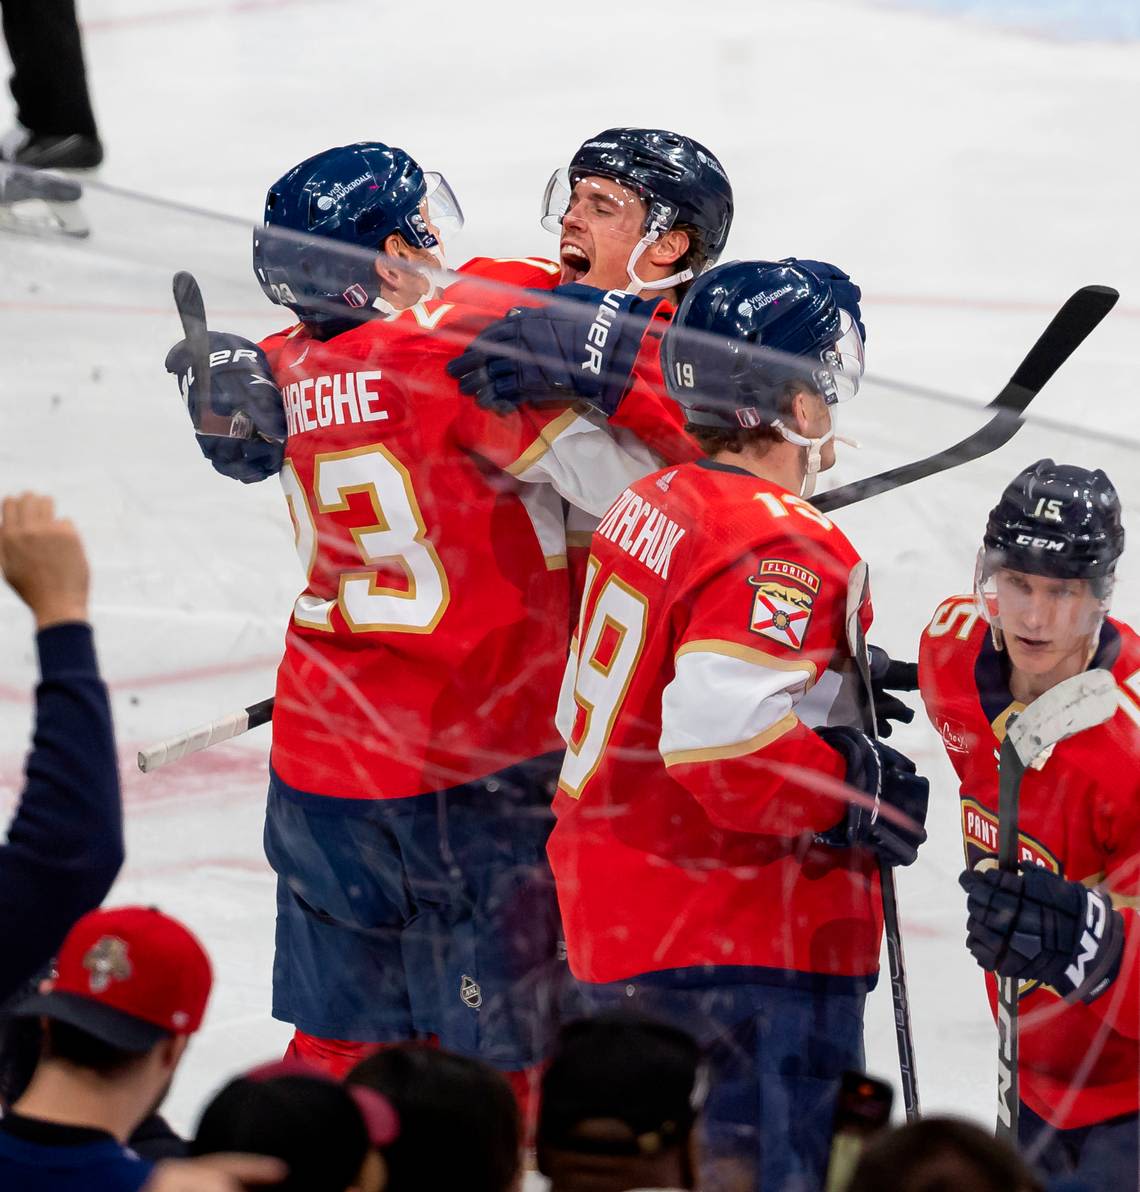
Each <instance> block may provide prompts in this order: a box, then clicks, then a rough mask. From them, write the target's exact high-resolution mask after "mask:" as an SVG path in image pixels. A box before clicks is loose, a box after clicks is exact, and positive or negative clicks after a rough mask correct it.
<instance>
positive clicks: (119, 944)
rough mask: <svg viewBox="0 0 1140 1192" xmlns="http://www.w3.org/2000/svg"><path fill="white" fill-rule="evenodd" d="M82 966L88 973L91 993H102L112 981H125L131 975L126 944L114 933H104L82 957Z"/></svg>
mask: <svg viewBox="0 0 1140 1192" xmlns="http://www.w3.org/2000/svg"><path fill="white" fill-rule="evenodd" d="M83 967H84V968H85V969H86V970H87V971H88V973H90V974H91V975H90V977H89V978H88V983H89V985H90V986H91V992H92V993H103V992H104V991H106V990H107V989H108V988H109V987H110V985H111V982H112V981H126V980H127V978H128V977H130V975H131V962H130V960H129V959H128V957H127V945H126V944H125V943H124V942H123V941H122V940H121V939H119V938H118V937H117V936H114V935H105V936H103V938H102V939H101V940H100V941H99V942H98V943H97V944H95V945H94V946H93V947H91V948H89V949H88V950H87V955H86V956H84V957H83Z"/></svg>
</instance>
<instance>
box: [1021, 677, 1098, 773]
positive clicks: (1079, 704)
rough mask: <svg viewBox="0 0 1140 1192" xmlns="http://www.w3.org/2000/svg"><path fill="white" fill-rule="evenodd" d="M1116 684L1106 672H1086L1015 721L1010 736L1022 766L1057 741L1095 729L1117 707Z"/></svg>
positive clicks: (1043, 697) (1047, 694)
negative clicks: (1088, 729)
mask: <svg viewBox="0 0 1140 1192" xmlns="http://www.w3.org/2000/svg"><path fill="white" fill-rule="evenodd" d="M1118 706H1119V705H1118V703H1117V687H1116V680H1115V679H1113V677H1112V675H1110V674H1109V673H1108V671H1106V670H1099V669H1098V670H1091V671H1083V672H1082V673H1081V674H1079V675H1073V677H1072V678H1071V679H1065V680H1064V682H1062V683H1058V684H1057V686H1056V687H1051V688H1050V689H1049V690H1048V691H1046V692H1045V694H1044V695H1039V696H1038V697H1037V698H1036V699H1035V700H1034V701H1033V703H1031V704H1030V705H1029V707H1027V708H1026V709H1025V711H1024V712H1021V713H1019V715H1018V716H1017V719H1016V720H1012V721H1011V723H1010V725H1009V728H1008V730H1007V735H1008V737H1009V740H1010V744H1012V746H1013V748H1014V749H1015V750H1016V752H1017V756H1018V758H1019V759H1020V760H1021V764H1022V765H1023V766H1026V767H1028V766H1031V765H1032V764H1033V759H1034V758H1036V757H1038V756H1040V755H1041V754H1042V753H1044V752H1045V750H1046V749H1051V748H1052V747H1053V746H1054V745H1056V744H1057V742H1058V741H1063V740H1064V739H1065V738H1066V737H1071V736H1073V735H1074V734H1075V733H1083V732H1084V731H1085V729H1087V728H1095V727H1096V726H1097V725H1098V724H1103V723H1104V722H1105V721H1106V720H1108V719H1109V718H1110V717H1111V716H1112V715H1113V713H1115V711H1116V709H1117V707H1118Z"/></svg>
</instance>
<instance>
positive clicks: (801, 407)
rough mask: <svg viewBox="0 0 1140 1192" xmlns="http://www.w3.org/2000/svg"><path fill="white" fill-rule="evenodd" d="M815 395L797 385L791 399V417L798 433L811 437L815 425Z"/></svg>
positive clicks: (816, 400) (816, 399)
mask: <svg viewBox="0 0 1140 1192" xmlns="http://www.w3.org/2000/svg"><path fill="white" fill-rule="evenodd" d="M818 400H819V399H818V398H816V396H815V394H813V393H811V392H809V391H808V390H807V389H804V388H801V387H800V386H798V385H797V387H796V389H795V392H794V393H793V394H792V397H791V411H790V413H791V415H792V421H793V423H794V424H795V428H796V433H797V434H801V435H808V436H809V437H810V431H811V427H812V426H813V424H814V423H815V415H816V405H817V402H818Z"/></svg>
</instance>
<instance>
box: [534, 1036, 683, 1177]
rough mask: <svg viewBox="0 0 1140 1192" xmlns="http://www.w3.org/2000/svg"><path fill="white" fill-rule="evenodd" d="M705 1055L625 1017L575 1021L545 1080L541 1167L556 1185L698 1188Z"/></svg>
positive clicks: (561, 1041)
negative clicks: (698, 1132) (697, 1144)
mask: <svg viewBox="0 0 1140 1192" xmlns="http://www.w3.org/2000/svg"><path fill="white" fill-rule="evenodd" d="M705 1088H706V1078H705V1074H704V1069H703V1066H702V1063H701V1052H700V1048H699V1047H698V1046H697V1044H696V1042H695V1041H694V1040H693V1039H692V1038H691V1037H690V1036H689V1035H687V1034H685V1032H684V1031H679V1030H676V1029H674V1028H673V1027H670V1026H665V1025H663V1024H661V1023H657V1022H652V1021H650V1020H647V1019H642V1018H635V1017H632V1016H626V1015H605V1016H602V1017H598V1018H592V1019H583V1020H582V1021H579V1022H573V1023H570V1025H568V1026H567V1027H565V1028H564V1029H563V1031H562V1033H561V1035H560V1036H559V1041H558V1046H557V1047H556V1049H555V1053H554V1057H553V1059H552V1060H551V1062H550V1066H549V1068H547V1070H546V1074H545V1076H544V1077H543V1081H542V1101H541V1105H540V1108H539V1115H538V1168H539V1170H540V1171H541V1172H542V1173H543V1175H545V1176H546V1177H547V1178H548V1179H549V1180H550V1182H551V1192H621V1190H622V1189H627V1188H695V1187H696V1186H697V1184H696V1156H695V1136H694V1126H695V1125H696V1122H697V1118H698V1116H699V1113H700V1107H701V1103H702V1101H703V1100H704V1094H705Z"/></svg>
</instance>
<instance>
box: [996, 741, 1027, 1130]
mask: <svg viewBox="0 0 1140 1192" xmlns="http://www.w3.org/2000/svg"><path fill="white" fill-rule="evenodd" d="M1013 719H1014V718H1013V717H1010V721H1012V720H1013ZM1010 727H1011V725H1010V724H1009V723H1007V724H1006V737H1005V740H1003V741H1002V744H1001V754H1000V758H999V761H998V867H999V868H1001V869H1004V870H1006V871H1007V872H1009V873H1016V872H1017V852H1018V840H1019V830H1018V818H1019V814H1020V802H1021V779H1022V778H1023V777H1024V775H1025V764H1024V763H1023V762H1022V760H1021V758H1020V757H1019V756H1018V752H1017V750H1016V749H1015V748H1014V743H1013V740H1012V739H1011V738H1010V736H1009V729H1010ZM1017 986H1018V981H1017V979H1016V978H1014V977H998V978H997V987H998V1123H997V1136H998V1137H999V1138H1002V1139H1004V1140H1005V1141H1006V1142H1008V1143H1009V1144H1010V1145H1011V1146H1013V1147H1016V1146H1017V1118H1018V1109H1019V1105H1020V1091H1019V1087H1018V1076H1017V1000H1018V999H1017V992H1018V991H1017Z"/></svg>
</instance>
